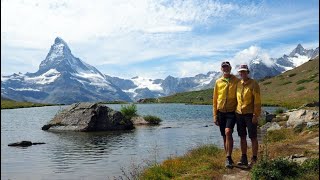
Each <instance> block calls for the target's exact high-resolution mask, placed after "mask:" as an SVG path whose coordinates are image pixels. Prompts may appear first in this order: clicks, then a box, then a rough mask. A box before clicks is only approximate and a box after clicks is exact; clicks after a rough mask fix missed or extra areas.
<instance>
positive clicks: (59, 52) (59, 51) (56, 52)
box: [48, 44, 64, 60]
mask: <svg viewBox="0 0 320 180" xmlns="http://www.w3.org/2000/svg"><path fill="white" fill-rule="evenodd" d="M63 47H64V44H57V45H54V48H53V51H52V52H51V53H50V56H49V57H48V60H53V59H55V58H57V57H61V56H63Z"/></svg>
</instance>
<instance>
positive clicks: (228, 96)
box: [213, 75, 240, 119]
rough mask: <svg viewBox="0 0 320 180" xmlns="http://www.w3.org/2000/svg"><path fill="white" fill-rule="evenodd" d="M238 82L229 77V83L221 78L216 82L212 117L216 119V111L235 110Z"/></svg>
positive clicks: (233, 77)
mask: <svg viewBox="0 0 320 180" xmlns="http://www.w3.org/2000/svg"><path fill="white" fill-rule="evenodd" d="M239 81H240V80H239V79H238V78H237V77H236V76H234V75H231V77H230V80H229V82H228V81H227V80H226V79H225V78H224V77H223V76H222V77H221V78H219V79H217V80H216V84H215V87H214V91H213V116H214V118H215V119H216V117H217V114H218V111H220V112H233V111H235V110H236V108H237V97H236V91H237V84H238V82H239Z"/></svg>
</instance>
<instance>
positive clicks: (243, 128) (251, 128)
mask: <svg viewBox="0 0 320 180" xmlns="http://www.w3.org/2000/svg"><path fill="white" fill-rule="evenodd" d="M236 116H237V131H238V135H239V136H240V137H243V136H246V135H247V129H248V133H249V138H256V137H257V124H253V123H252V117H253V114H238V113H236Z"/></svg>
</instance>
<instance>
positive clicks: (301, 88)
mask: <svg viewBox="0 0 320 180" xmlns="http://www.w3.org/2000/svg"><path fill="white" fill-rule="evenodd" d="M304 89H306V88H305V87H304V86H299V87H297V89H296V91H301V90H304Z"/></svg>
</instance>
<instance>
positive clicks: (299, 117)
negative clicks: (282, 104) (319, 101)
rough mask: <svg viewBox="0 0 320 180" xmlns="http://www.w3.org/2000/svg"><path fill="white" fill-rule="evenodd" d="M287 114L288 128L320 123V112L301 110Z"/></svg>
mask: <svg viewBox="0 0 320 180" xmlns="http://www.w3.org/2000/svg"><path fill="white" fill-rule="evenodd" d="M286 114H287V115H289V119H288V121H287V127H295V126H298V125H301V124H307V123H308V122H314V121H319V111H314V110H306V109H299V110H296V111H292V112H287V113H286Z"/></svg>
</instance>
